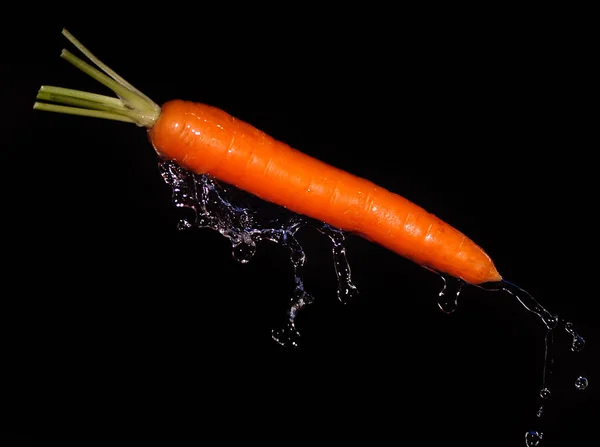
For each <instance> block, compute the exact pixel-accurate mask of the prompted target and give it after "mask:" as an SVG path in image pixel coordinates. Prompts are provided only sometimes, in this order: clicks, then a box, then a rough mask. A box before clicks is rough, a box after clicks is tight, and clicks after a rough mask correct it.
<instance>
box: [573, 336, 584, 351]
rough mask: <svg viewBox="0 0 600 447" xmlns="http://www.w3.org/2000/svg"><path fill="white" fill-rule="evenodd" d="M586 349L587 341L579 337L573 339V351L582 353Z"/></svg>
mask: <svg viewBox="0 0 600 447" xmlns="http://www.w3.org/2000/svg"><path fill="white" fill-rule="evenodd" d="M584 347H585V340H584V339H583V338H582V337H580V336H579V335H575V336H574V337H573V344H572V345H571V351H573V352H580V351H582V350H583V348H584Z"/></svg>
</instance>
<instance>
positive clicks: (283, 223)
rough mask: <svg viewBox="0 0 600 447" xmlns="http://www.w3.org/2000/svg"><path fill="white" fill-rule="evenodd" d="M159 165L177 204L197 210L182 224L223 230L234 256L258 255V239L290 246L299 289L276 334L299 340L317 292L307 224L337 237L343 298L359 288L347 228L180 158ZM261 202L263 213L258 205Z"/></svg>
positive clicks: (289, 342) (285, 340)
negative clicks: (311, 289)
mask: <svg viewBox="0 0 600 447" xmlns="http://www.w3.org/2000/svg"><path fill="white" fill-rule="evenodd" d="M159 169H160V173H161V175H162V177H163V179H164V181H165V182H166V183H167V184H168V185H169V186H170V187H171V188H172V191H173V202H174V204H175V206H176V207H178V208H187V209H190V210H192V211H193V219H191V220H190V219H186V218H184V219H181V220H180V222H179V224H178V228H179V229H182V230H183V229H190V228H210V229H213V230H215V231H218V232H219V233H220V234H221V235H223V236H224V237H226V238H227V239H229V240H230V241H231V247H232V256H233V257H234V258H235V259H236V260H237V261H239V262H241V263H243V264H246V263H248V262H249V261H250V260H251V259H252V258H253V256H254V255H255V253H256V249H257V245H258V244H259V243H261V242H263V241H270V242H274V243H276V244H279V245H282V246H284V247H286V248H287V249H288V250H289V256H290V262H291V264H292V267H293V275H294V290H293V292H292V296H291V298H290V301H289V304H288V310H287V320H286V322H285V324H284V325H283V327H281V328H279V329H276V330H273V332H272V336H273V339H274V340H275V341H276V342H278V343H279V344H281V345H284V346H298V343H299V339H300V333H299V332H298V331H297V330H296V326H295V319H296V316H297V314H298V312H299V311H300V310H301V309H303V308H304V307H305V306H307V305H308V304H310V303H312V302H313V297H312V295H310V293H308V292H307V291H306V290H305V288H304V280H303V266H304V262H305V259H306V256H305V254H304V250H303V248H302V246H301V245H300V243H299V242H298V240H297V239H296V237H295V235H296V233H297V232H298V230H300V229H301V228H303V227H305V226H308V225H311V226H313V227H315V228H316V229H317V230H318V231H319V232H321V233H322V234H323V235H325V236H327V237H328V238H329V240H330V241H331V243H332V245H333V249H332V252H333V261H334V267H335V274H336V277H337V283H338V290H337V295H338V299H339V300H340V301H341V302H342V303H346V302H348V301H349V300H350V299H351V298H352V297H353V296H355V295H356V294H357V289H356V287H355V286H354V284H353V283H352V278H351V273H350V265H349V264H348V260H347V258H346V248H345V240H346V233H345V232H343V231H342V230H339V229H336V228H333V227H331V226H329V225H327V224H324V223H322V222H318V221H313V220H311V219H308V218H306V217H303V216H300V215H298V214H294V213H292V212H290V211H287V210H285V209H284V208H282V207H278V206H276V205H271V204H268V203H266V202H264V201H260V203H257V201H259V200H260V199H257V198H256V197H254V196H252V195H250V194H247V193H244V192H243V191H241V190H239V189H237V188H234V187H232V186H229V185H224V184H221V183H220V182H218V181H217V180H216V179H214V178H213V177H211V176H209V175H198V174H193V173H191V172H189V171H187V170H185V169H183V168H182V167H180V166H179V165H177V164H176V163H174V162H171V161H161V162H160V163H159ZM253 205H254V206H253ZM259 208H260V213H259V212H258V211H257V210H258V209H259Z"/></svg>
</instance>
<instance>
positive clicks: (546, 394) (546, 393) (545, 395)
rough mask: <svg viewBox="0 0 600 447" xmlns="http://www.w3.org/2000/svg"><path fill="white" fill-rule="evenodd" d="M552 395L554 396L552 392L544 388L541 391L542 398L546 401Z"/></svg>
mask: <svg viewBox="0 0 600 447" xmlns="http://www.w3.org/2000/svg"><path fill="white" fill-rule="evenodd" d="M551 395H552V393H551V392H550V390H549V389H548V388H544V389H542V390H541V391H540V397H541V398H542V399H544V400H547V399H549V398H550V396H551Z"/></svg>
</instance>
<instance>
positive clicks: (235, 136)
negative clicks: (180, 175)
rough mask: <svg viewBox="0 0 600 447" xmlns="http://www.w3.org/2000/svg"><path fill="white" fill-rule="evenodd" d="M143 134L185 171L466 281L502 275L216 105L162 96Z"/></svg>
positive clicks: (423, 218)
mask: <svg viewBox="0 0 600 447" xmlns="http://www.w3.org/2000/svg"><path fill="white" fill-rule="evenodd" d="M148 134H149V138H150V141H151V143H152V145H153V146H154V149H155V150H156V152H157V153H158V154H159V156H161V157H163V158H165V159H170V160H174V161H175V162H176V163H178V164H179V165H180V166H182V167H184V168H185V169H188V170H190V171H192V172H195V173H197V174H210V175H212V176H214V177H215V178H217V179H219V180H221V181H223V182H226V183H229V184H232V185H234V186H236V187H238V188H240V189H242V190H244V191H247V192H249V193H251V194H254V195H255V196H257V197H260V198H261V199H263V200H266V201H269V202H272V203H275V204H277V205H280V206H283V207H285V208H287V209H289V210H291V211H293V212H295V213H298V214H303V215H306V216H308V217H311V218H314V219H317V220H320V221H323V222H325V223H327V224H329V225H332V226H334V227H337V228H340V229H343V230H346V231H349V232H353V233H357V234H360V235H362V236H364V237H365V238H366V239H369V240H371V241H373V242H375V243H377V244H379V245H381V246H383V247H385V248H387V249H389V250H392V251H394V252H395V253H397V254H399V255H401V256H403V257H405V258H408V259H410V260H412V261H413V262H415V263H417V264H419V265H422V266H425V267H429V268H431V269H433V270H436V271H439V272H442V273H447V274H450V275H452V276H455V277H457V278H461V279H463V280H464V281H465V282H467V283H470V284H481V283H485V282H492V281H500V280H501V279H502V277H501V276H500V274H499V273H498V271H497V270H496V268H495V266H494V264H493V262H492V260H491V259H490V257H489V256H488V255H487V254H486V253H485V252H484V251H483V249H482V248H481V247H479V246H478V245H477V244H475V243H474V242H473V241H472V240H471V239H469V238H468V237H466V236H465V235H464V234H462V233H461V232H460V231H458V230H457V229H455V228H453V227H452V226H450V225H449V224H447V223H446V222H444V221H442V220H441V219H439V218H437V217H436V216H435V215H433V214H431V213H429V212H427V211H426V210H424V209H423V208H421V207H419V206H418V205H416V204H414V203H412V202H410V201H409V200H407V199H406V198H404V197H402V196H400V195H398V194H395V193H392V192H390V191H388V190H386V189H384V188H381V187H379V186H377V185H376V184H374V183H372V182H370V181H369V180H366V179H363V178H360V177H357V176H355V175H353V174H350V173H348V172H346V171H343V170H341V169H338V168H335V167H333V166H330V165H328V164H326V163H323V162H321V161H319V160H317V159H315V158H312V157H310V156H308V155H306V154H304V153H302V152H300V151H298V150H296V149H293V148H292V147H290V146H289V145H287V144H285V143H283V142H280V141H277V140H275V139H273V138H271V137H269V136H268V135H266V134H265V133H264V132H262V131H260V130H258V129H256V128H255V127H253V126H251V125H250V124H248V123H245V122H243V121H240V120H237V119H236V118H234V117H232V116H231V115H229V114H228V113H226V112H225V111H223V110H221V109H218V108H216V107H212V106H209V105H205V104H201V103H195V102H189V101H182V100H173V101H169V102H167V103H165V104H164V105H163V107H162V112H161V115H160V117H159V119H158V120H157V122H156V123H155V125H154V126H153V127H152V128H151V129H149V131H148Z"/></svg>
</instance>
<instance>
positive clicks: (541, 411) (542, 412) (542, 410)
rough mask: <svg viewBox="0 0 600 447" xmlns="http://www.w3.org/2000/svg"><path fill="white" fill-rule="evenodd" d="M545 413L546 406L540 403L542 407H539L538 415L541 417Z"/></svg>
mask: <svg viewBox="0 0 600 447" xmlns="http://www.w3.org/2000/svg"><path fill="white" fill-rule="evenodd" d="M543 415H544V406H543V405H540V408H538V411H537V413H536V416H537V417H539V418H541V417H542V416H543Z"/></svg>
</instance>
